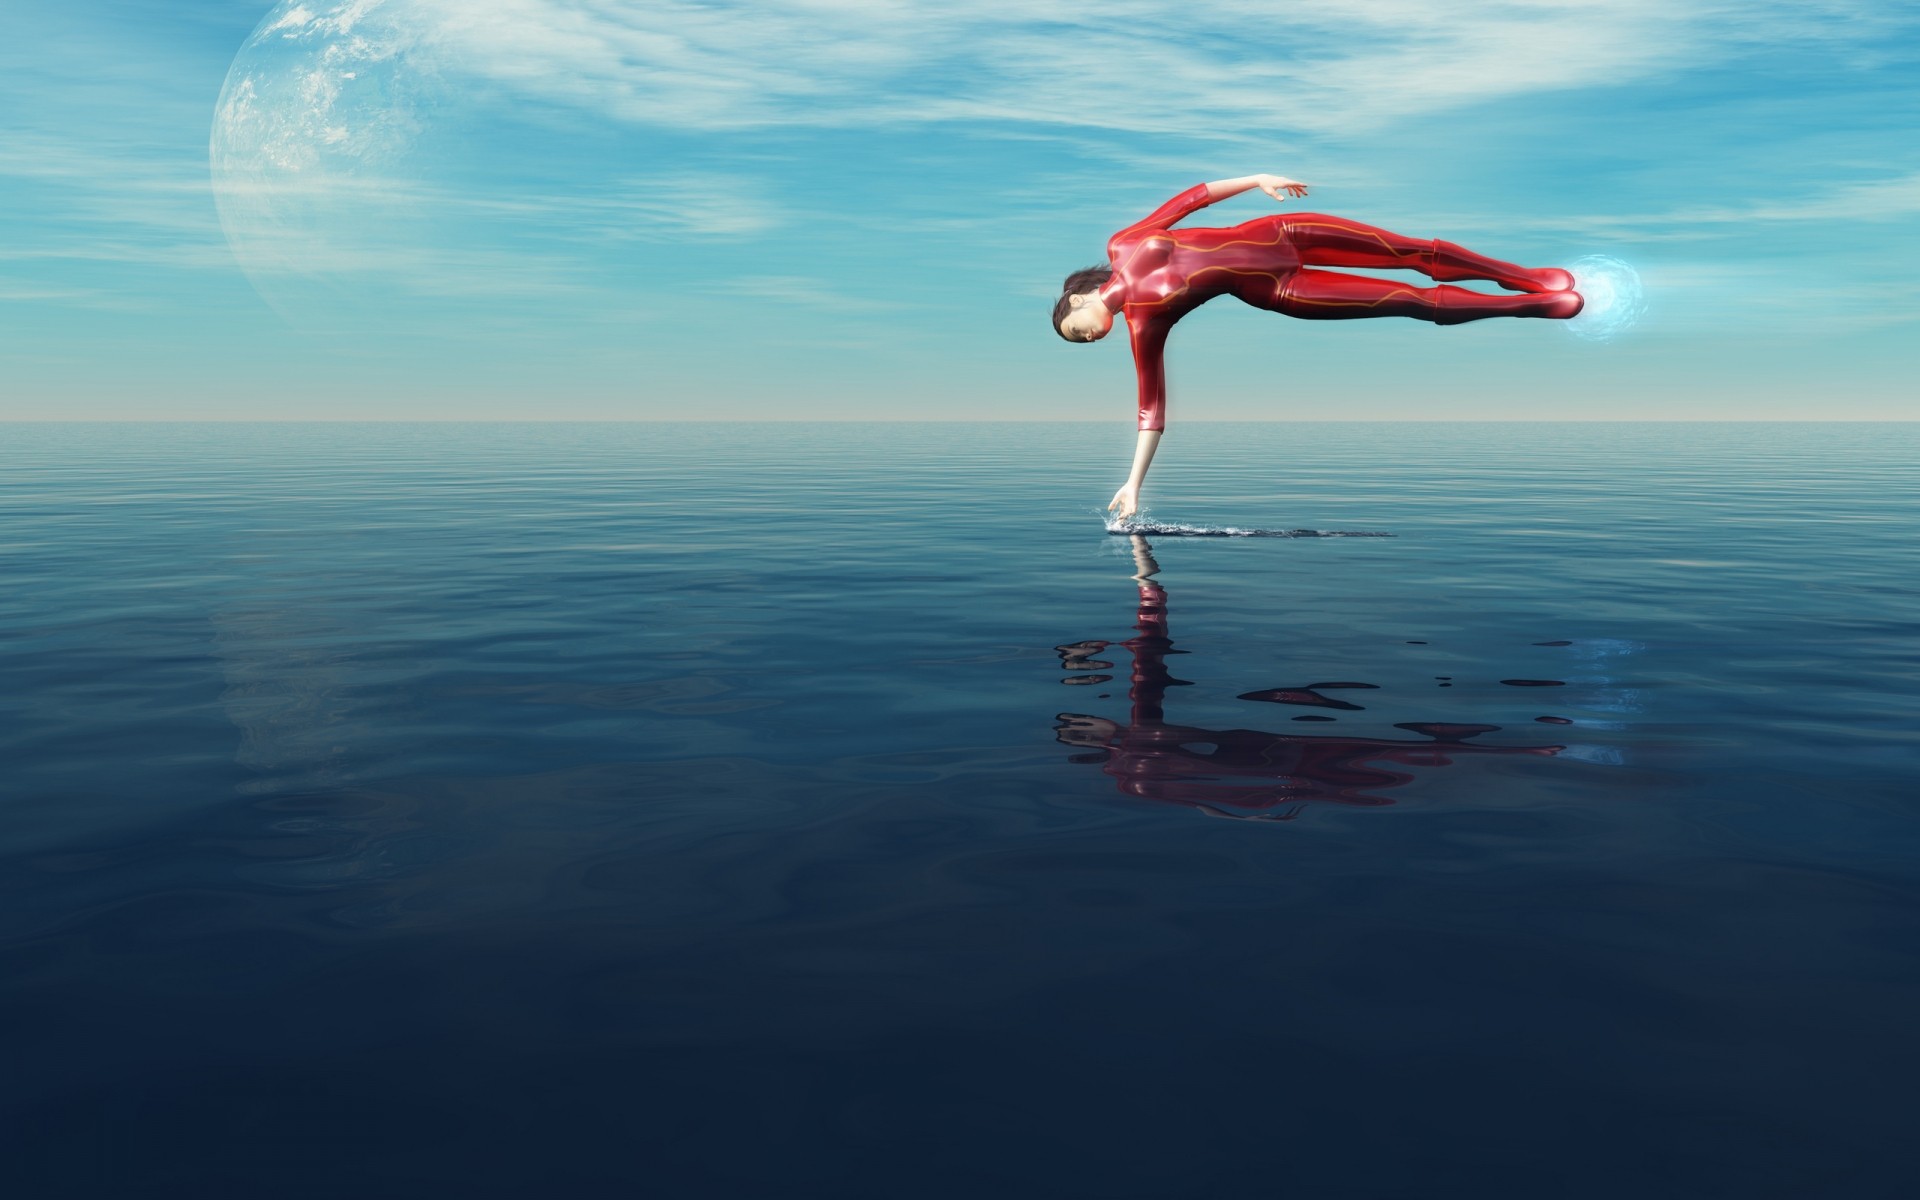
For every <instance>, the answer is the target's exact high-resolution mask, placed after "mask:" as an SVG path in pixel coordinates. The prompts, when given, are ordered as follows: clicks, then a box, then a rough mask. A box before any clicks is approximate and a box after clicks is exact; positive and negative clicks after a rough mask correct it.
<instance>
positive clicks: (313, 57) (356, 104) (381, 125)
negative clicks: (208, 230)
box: [210, 0, 447, 324]
mask: <svg viewBox="0 0 1920 1200" xmlns="http://www.w3.org/2000/svg"><path fill="white" fill-rule="evenodd" d="M415 8H416V6H415V5H414V4H412V3H409V2H407V0H394V2H391V3H382V2H381V0H356V2H350V3H337V4H332V5H327V4H324V3H322V4H319V5H315V6H311V7H310V6H309V5H308V4H305V3H298V2H295V0H285V2H283V3H281V4H279V5H278V6H276V7H275V8H274V9H273V10H272V11H271V12H270V13H268V14H267V16H266V17H265V18H264V19H263V20H262V21H261V22H260V24H259V26H258V28H256V29H255V30H254V31H253V35H252V36H251V37H249V38H248V39H247V41H246V44H245V45H244V46H243V47H242V48H241V50H240V52H239V54H238V55H236V56H235V58H234V61H233V65H232V67H231V68H230V69H229V70H228V72H227V79H226V84H225V86H224V87H223V88H222V89H221V92H220V100H219V103H218V105H217V106H216V108H215V111H214V120H213V131H212V138H211V146H210V162H211V167H212V172H213V194H214V200H215V203H216V205H217V206H218V209H219V213H220V224H221V226H222V228H223V229H224V230H225V232H226V235H227V239H228V241H229V243H230V244H231V245H232V247H233V251H234V255H235V256H236V257H237V258H238V259H239V262H240V265H241V267H242V268H243V269H244V270H245V271H246V273H247V276H248V278H249V279H251V280H252V281H253V283H254V286H255V287H256V288H258V289H259V291H260V293H261V294H262V295H263V296H264V297H266V299H267V300H268V301H269V303H272V304H273V305H274V306H275V307H276V308H278V309H280V311H281V312H282V314H283V315H285V316H287V317H289V318H290V319H292V320H294V321H295V322H296V323H303V324H310V323H313V322H314V321H316V320H323V319H325V318H326V317H328V316H337V315H339V313H340V311H341V308H342V306H350V305H351V303H352V298H351V295H350V294H349V293H351V291H352V290H353V289H354V288H355V287H358V286H364V285H365V284H366V283H367V281H368V279H369V278H370V277H377V276H379V275H382V274H384V275H387V276H390V277H393V278H396V279H400V280H404V279H405V278H406V277H407V276H408V274H409V272H408V271H407V269H406V267H407V260H408V259H409V258H410V257H415V256H417V255H418V254H419V252H420V250H421V248H422V247H423V245H427V244H430V243H431V239H423V237H422V236H421V235H422V234H423V232H425V230H424V229H423V228H422V226H423V221H424V218H425V215H426V213H427V211H428V209H429V207H430V205H429V204H428V203H427V201H428V194H429V193H430V192H432V191H434V190H436V189H435V188H434V185H433V181H432V175H433V172H434V170H435V168H436V166H437V165H438V164H437V163H436V162H435V161H434V160H435V159H437V158H439V157H440V150H439V148H438V147H437V145H436V142H435V140H434V139H433V138H431V137H429V136H428V135H429V133H430V128H431V126H432V125H433V123H434V121H435V117H436V115H438V114H439V113H440V112H441V110H444V109H445V108H446V107H447V106H446V105H445V104H443V103H439V102H437V101H436V89H437V87H439V86H441V85H440V81H439V78H438V76H439V74H440V73H439V71H438V70H437V69H436V68H435V66H434V64H433V62H432V61H431V55H430V54H428V53H423V49H424V48H423V46H422V45H421V39H420V36H419V34H420V26H419V23H418V21H417V19H416V18H417V16H418V14H417V12H415V11H414V10H415Z"/></svg>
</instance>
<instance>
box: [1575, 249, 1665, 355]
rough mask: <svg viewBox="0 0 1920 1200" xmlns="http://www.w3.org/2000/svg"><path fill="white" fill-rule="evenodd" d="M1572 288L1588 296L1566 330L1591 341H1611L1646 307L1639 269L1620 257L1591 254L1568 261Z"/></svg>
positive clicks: (1629, 325) (1628, 327) (1632, 322)
mask: <svg viewBox="0 0 1920 1200" xmlns="http://www.w3.org/2000/svg"><path fill="white" fill-rule="evenodd" d="M1567 270H1569V271H1572V272H1573V290H1574V291H1576V292H1579V293H1580V295H1581V296H1582V297H1583V298H1584V299H1585V300H1586V302H1587V303H1586V307H1585V308H1582V309H1581V310H1580V315H1579V316H1577V317H1575V318H1573V319H1572V320H1571V321H1568V322H1566V326H1567V332H1569V333H1571V334H1573V335H1574V336H1575V337H1581V338H1585V339H1586V340H1588V341H1590V342H1610V341H1612V340H1613V339H1614V338H1616V337H1619V336H1620V335H1621V334H1622V333H1625V332H1626V331H1627V330H1628V329H1631V328H1632V327H1633V326H1634V324H1635V323H1636V322H1638V321H1639V320H1640V314H1642V313H1644V312H1645V311H1646V310H1647V295H1646V289H1645V288H1643V287H1641V286H1640V272H1638V271H1636V270H1634V269H1633V268H1632V267H1630V266H1628V265H1627V264H1626V263H1623V262H1621V261H1620V260H1619V259H1617V258H1610V257H1608V256H1607V255H1605V254H1589V255H1586V256H1585V257H1583V258H1576V259H1574V260H1573V261H1572V262H1570V263H1568V264H1567Z"/></svg>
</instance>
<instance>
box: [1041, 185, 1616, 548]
mask: <svg viewBox="0 0 1920 1200" xmlns="http://www.w3.org/2000/svg"><path fill="white" fill-rule="evenodd" d="M1256 187H1257V188H1259V189H1260V190H1261V191H1263V192H1265V193H1267V195H1269V196H1272V197H1273V198H1274V199H1275V200H1284V199H1286V198H1287V197H1288V196H1295V197H1298V196H1304V195H1306V194H1307V188H1306V185H1305V184H1302V183H1299V182H1296V181H1294V180H1291V179H1287V178H1284V177H1283V176H1279V175H1247V176H1244V177H1242V178H1240V179H1222V180H1219V181H1217V182H1214V183H1202V184H1197V185H1195V186H1193V187H1191V188H1188V189H1187V190H1186V191H1184V192H1182V193H1180V194H1179V195H1178V196H1175V197H1174V198H1173V199H1171V200H1169V201H1167V202H1166V203H1165V204H1163V205H1161V206H1160V207H1159V208H1157V209H1155V210H1154V211H1153V212H1152V213H1151V214H1149V215H1148V216H1147V217H1146V218H1144V219H1143V220H1140V221H1136V222H1135V223H1133V224H1132V225H1129V226H1127V227H1126V228H1125V229H1122V230H1121V231H1120V232H1119V233H1116V234H1114V235H1113V237H1112V238H1110V239H1108V241H1107V260H1108V263H1109V265H1107V266H1102V267H1089V268H1087V269H1086V270H1083V271H1075V272H1074V273H1073V274H1072V275H1069V276H1067V281H1066V284H1065V286H1064V291H1063V294H1062V295H1061V297H1060V300H1059V302H1058V303H1057V304H1055V305H1054V309H1053V324H1054V328H1055V329H1056V330H1058V331H1059V334H1060V336H1061V337H1063V338H1066V339H1067V340H1068V341H1070V342H1094V341H1098V340H1100V339H1101V338H1103V337H1105V336H1106V335H1107V333H1108V331H1109V330H1111V329H1112V328H1113V317H1114V314H1115V313H1122V314H1124V315H1125V317H1126V319H1127V335H1128V339H1129V340H1130V341H1131V342H1132V343H1133V359H1134V366H1135V369H1136V370H1137V371H1138V373H1139V377H1140V406H1139V407H1140V440H1139V445H1138V447H1137V448H1136V449H1135V451H1134V459H1133V470H1132V472H1131V473H1130V474H1129V475H1128V478H1127V483H1126V486H1124V487H1122V488H1121V489H1120V490H1119V492H1117V493H1116V494H1115V495H1114V497H1113V503H1111V504H1109V505H1108V506H1107V507H1108V509H1109V510H1111V511H1113V512H1114V513H1116V514H1117V515H1118V516H1122V517H1126V516H1131V515H1132V514H1133V513H1134V511H1135V510H1136V509H1138V507H1139V502H1140V486H1141V484H1142V483H1144V482H1145V481H1146V476H1147V467H1148V466H1149V465H1150V464H1151V463H1152V462H1153V452H1154V450H1155V449H1156V448H1157V447H1158V446H1159V444H1160V434H1161V431H1162V430H1164V429H1165V428H1166V407H1167V385H1166V368H1165V365H1164V363H1163V361H1162V354H1163V351H1164V349H1165V347H1166V341H1167V333H1168V331H1169V330H1171V329H1172V328H1173V325H1174V322H1176V321H1178V320H1179V319H1180V318H1181V317H1183V316H1185V315H1186V314H1187V313H1189V312H1192V311H1193V310H1194V309H1196V308H1198V307H1199V306H1200V305H1202V304H1204V303H1206V302H1207V301H1209V300H1211V299H1213V298H1214V297H1215V296H1235V297H1237V298H1239V299H1241V300H1244V301H1245V302H1246V303H1248V304H1251V305H1253V306H1254V307H1255V308H1264V309H1268V310H1269V311H1272V312H1277V313H1284V314H1286V315H1287V316H1290V317H1305V318H1308V319H1310V320H1335V321H1337V320H1351V319H1353V318H1357V317H1413V318H1414V319H1416V320H1421V321H1432V322H1433V323H1434V324H1436V325H1457V324H1459V323H1461V322H1463V321H1478V320H1480V319H1481V318H1483V317H1547V318H1552V319H1557V320H1565V319H1567V318H1568V317H1571V316H1574V315H1575V314H1577V313H1578V312H1579V311H1580V307H1581V304H1582V301H1581V298H1580V294H1579V293H1578V292H1575V291H1574V290H1573V276H1572V275H1570V274H1568V273H1567V272H1565V271H1563V270H1561V269H1559V268H1558V267H1541V268H1534V269H1529V268H1527V267H1519V266H1515V265H1514V264H1512V263H1509V262H1501V261H1500V260H1499V259H1494V258H1487V257H1485V256H1484V255H1479V254H1475V253H1474V252H1473V251H1471V250H1468V249H1467V248H1466V247H1464V246H1457V245H1455V244H1454V243H1452V242H1443V241H1440V240H1438V239H1426V240H1422V239H1420V238H1410V237H1404V236H1402V235H1400V234H1397V233H1393V232H1391V231H1389V230H1385V229H1379V228H1376V227H1374V226H1372V225H1363V224H1361V223H1360V222H1358V221H1349V220H1345V219H1343V218H1341V217H1329V216H1325V215H1323V214H1320V213H1279V214H1275V215H1273V216H1267V217H1259V218H1256V219H1254V220H1252V221H1248V222H1246V223H1245V224H1242V225H1234V226H1231V227H1229V228H1225V229H1174V228H1172V226H1173V223H1174V222H1175V221H1178V220H1179V219H1180V218H1182V217H1184V216H1187V215H1188V214H1190V213H1193V212H1196V211H1198V210H1200V209H1202V208H1205V207H1206V206H1207V205H1209V204H1212V203H1213V202H1215V201H1216V200H1224V199H1226V198H1227V197H1228V196H1237V195H1239V194H1240V193H1241V192H1244V191H1248V190H1249V189H1252V188H1256ZM1313 267H1368V268H1388V269H1406V270H1414V271H1419V272H1420V273H1421V274H1423V275H1426V276H1428V277H1429V278H1431V279H1433V280H1435V281H1437V282H1440V286H1438V287H1430V288H1421V287H1413V286H1410V285H1408V284H1405V283H1401V282H1399V281H1398V280H1392V279H1381V278H1378V277H1376V276H1371V275H1346V274H1342V273H1340V272H1336V271H1317V270H1311V269H1310V268H1313ZM1455 279H1484V280H1490V281H1492V282H1494V283H1497V284H1499V285H1500V286H1501V287H1504V288H1508V289H1510V290H1512V291H1514V292H1517V293H1519V294H1517V295H1508V296H1494V295H1487V294H1485V293H1482V292H1472V291H1468V290H1467V289H1465V288H1457V287H1448V286H1446V284H1445V282H1444V281H1449V280H1455Z"/></svg>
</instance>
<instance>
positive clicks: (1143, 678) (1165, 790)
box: [1054, 535, 1565, 821]
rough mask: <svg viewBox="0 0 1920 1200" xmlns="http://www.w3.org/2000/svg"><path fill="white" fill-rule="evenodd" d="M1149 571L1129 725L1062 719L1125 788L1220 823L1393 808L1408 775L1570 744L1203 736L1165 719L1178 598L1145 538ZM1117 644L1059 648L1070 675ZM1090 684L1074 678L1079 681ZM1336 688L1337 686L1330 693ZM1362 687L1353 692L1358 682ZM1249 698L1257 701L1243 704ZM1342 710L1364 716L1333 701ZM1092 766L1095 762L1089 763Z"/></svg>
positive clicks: (1245, 732)
mask: <svg viewBox="0 0 1920 1200" xmlns="http://www.w3.org/2000/svg"><path fill="white" fill-rule="evenodd" d="M1133 548H1134V562H1135V563H1136V565H1137V566H1138V568H1139V573H1138V574H1137V575H1136V576H1135V577H1134V578H1135V579H1136V580H1137V581H1138V582H1139V585H1140V606H1139V610H1138V613H1137V621H1136V624H1135V625H1134V628H1135V629H1136V630H1138V631H1139V633H1138V635H1137V636H1135V637H1133V638H1130V639H1129V640H1127V641H1125V642H1121V643H1119V645H1121V646H1124V647H1125V648H1126V649H1127V650H1129V651H1131V652H1132V654H1133V672H1132V678H1131V680H1130V686H1129V688H1128V691H1127V698H1128V699H1129V700H1131V701H1132V703H1133V712H1132V715H1131V717H1130V719H1129V720H1128V722H1127V724H1126V725H1124V726H1122V725H1119V724H1117V723H1116V722H1113V721H1110V720H1108V719H1106V718H1105V717H1093V716H1087V715H1084V714H1081V713H1060V714H1058V715H1057V716H1056V717H1055V718H1054V719H1055V720H1056V721H1058V722H1059V725H1058V726H1056V727H1055V730H1054V736H1055V737H1056V738H1057V739H1058V740H1059V741H1061V742H1063V743H1065V744H1066V745H1069V746H1079V747H1083V748H1086V749H1090V750H1095V751H1098V754H1097V755H1096V756H1093V757H1092V761H1097V762H1100V763H1102V764H1104V765H1103V766H1102V768H1101V769H1102V770H1104V771H1105V772H1106V773H1107V774H1108V775H1111V776H1113V778H1114V780H1115V782H1116V783H1118V785H1119V788H1120V791H1121V792H1122V793H1124V794H1126V795H1129V796H1137V797H1140V798H1142V799H1147V800H1165V801H1170V802H1172V803H1175V804H1184V805H1187V806H1189V807H1191V808H1196V809H1199V810H1200V811H1201V812H1204V813H1207V814H1208V815H1210V816H1216V817H1238V818H1255V819H1259V820H1270V821H1271V820H1289V819H1291V818H1292V817H1294V816H1296V815H1298V813H1299V810H1300V806H1301V805H1303V804H1305V803H1307V802H1309V801H1330V802H1332V803H1335V804H1355V805H1384V804H1392V803H1393V801H1392V800H1391V799H1389V798H1388V797H1385V796H1379V795H1374V794H1373V793H1375V792H1378V791H1381V790H1384V789H1386V788H1392V787H1398V786H1400V785H1401V784H1404V783H1407V782H1408V781H1410V780H1411V779H1412V778H1413V773H1412V772H1411V771H1405V770H1396V769H1394V767H1389V766H1385V765H1382V764H1385V763H1393V764H1395V765H1396V766H1405V767H1416V766H1418V767H1444V766H1447V765H1449V764H1450V763H1451V762H1452V761H1453V757H1454V756H1457V755H1462V754H1533V755H1541V756H1552V755H1554V754H1557V753H1559V752H1560V751H1561V750H1562V749H1564V748H1565V747H1562V746H1475V745H1469V744H1467V742H1466V741H1465V739H1466V738H1470V737H1473V736H1475V735H1477V734H1480V733H1490V732H1495V731H1496V730H1497V727H1496V726H1492V725H1448V724H1441V723H1421V724H1407V725H1400V726H1396V728H1400V729H1406V730H1409V731H1411V732H1414V733H1420V734H1425V735H1426V737H1425V738H1423V739H1421V740H1414V739H1402V740H1396V739H1391V738H1369V737H1307V736H1299V735H1287V734H1280V733H1264V732H1262V731H1260V730H1257V729H1200V728H1197V727H1194V726H1191V725H1173V724H1169V723H1168V722H1167V720H1166V706H1165V705H1166V692H1167V688H1169V687H1173V686H1180V685H1183V684H1184V683H1185V682H1186V681H1185V680H1181V679H1175V678H1174V677H1173V674H1172V672H1170V671H1168V670H1167V664H1166V658H1167V655H1169V654H1172V653H1175V651H1174V649H1173V639H1172V638H1171V637H1169V636H1168V634H1167V593H1166V591H1165V589H1163V588H1162V587H1161V586H1160V585H1159V584H1157V583H1154V582H1153V581H1152V578H1151V577H1152V576H1153V575H1156V574H1158V573H1159V570H1160V566H1159V564H1158V563H1156V562H1155V561H1154V558H1153V548H1152V547H1151V546H1149V545H1148V544H1147V540H1146V539H1145V538H1143V537H1139V536H1137V535H1136V536H1135V537H1134V539H1133ZM1113 644H1114V643H1110V642H1103V641H1090V642H1075V643H1072V644H1070V645H1066V646H1060V647H1057V648H1056V649H1057V650H1058V652H1059V654H1060V657H1061V666H1063V667H1064V668H1065V669H1067V670H1068V671H1084V670H1088V669H1092V668H1099V667H1105V666H1108V665H1110V664H1107V663H1102V662H1097V661H1095V660H1094V659H1093V656H1094V655H1095V654H1098V653H1100V652H1101V651H1103V650H1106V649H1108V648H1109V647H1110V646H1112V645H1113ZM1080 678H1085V677H1084V676H1081V677H1075V676H1068V677H1067V678H1066V680H1065V681H1064V682H1077V681H1078V679H1080ZM1319 686H1321V687H1325V686H1326V685H1324V684H1322V685H1319ZM1349 686H1352V685H1349ZM1273 694H1283V695H1289V696H1298V695H1304V696H1313V695H1314V693H1313V692H1312V690H1311V689H1289V690H1285V691H1283V692H1280V693H1266V694H1265V695H1273ZM1243 698H1247V697H1243ZM1332 706H1334V707H1354V706H1350V705H1341V704H1337V703H1336V704H1334V705H1332ZM1078 761H1086V760H1078Z"/></svg>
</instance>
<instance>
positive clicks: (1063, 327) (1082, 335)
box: [1060, 292, 1113, 342]
mask: <svg viewBox="0 0 1920 1200" xmlns="http://www.w3.org/2000/svg"><path fill="white" fill-rule="evenodd" d="M1067 303H1068V304H1071V305H1072V306H1073V307H1072V308H1071V309H1069V310H1068V311H1067V315H1066V316H1064V317H1062V318H1060V332H1062V333H1064V334H1066V335H1067V338H1068V340H1070V341H1075V342H1097V341H1099V340H1100V339H1101V338H1103V337H1105V336H1107V332H1108V331H1109V330H1111V329H1112V328H1113V313H1112V311H1111V310H1109V309H1108V308H1107V306H1106V305H1104V304H1102V303H1100V301H1099V299H1098V298H1097V297H1096V296H1095V295H1094V294H1093V293H1090V292H1089V293H1081V294H1079V295H1075V296H1072V297H1069V298H1068V300H1067Z"/></svg>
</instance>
